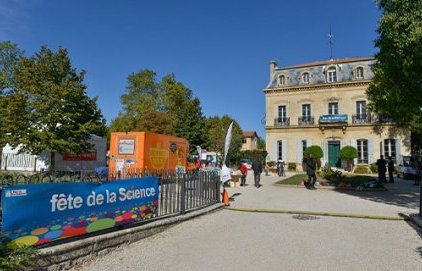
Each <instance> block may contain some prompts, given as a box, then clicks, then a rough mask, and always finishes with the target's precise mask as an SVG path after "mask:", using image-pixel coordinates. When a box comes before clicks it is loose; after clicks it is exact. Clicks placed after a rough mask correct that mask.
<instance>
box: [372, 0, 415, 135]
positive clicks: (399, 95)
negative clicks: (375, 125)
mask: <svg viewBox="0 0 422 271" xmlns="http://www.w3.org/2000/svg"><path fill="white" fill-rule="evenodd" d="M377 3H378V6H379V8H380V9H381V11H382V18H381V20H380V21H379V25H378V29H377V32H378V38H377V39H376V41H375V46H376V47H378V49H379V52H378V53H377V54H376V55H375V58H376V60H377V62H376V63H375V64H374V65H373V67H372V70H373V72H374V79H373V81H372V82H371V84H370V86H369V88H368V91H367V94H368V99H369V100H370V108H371V109H372V110H373V111H375V112H378V113H380V114H382V115H384V116H387V117H391V118H393V119H394V121H395V122H396V123H397V125H398V126H403V127H408V126H409V125H411V126H412V128H414V129H418V130H422V126H421V125H420V123H421V122H422V114H421V113H422V111H421V108H422V78H421V76H420V72H421V71H422V12H421V10H422V1H420V0H416V1H415V0H378V1H377ZM418 124H419V125H418Z"/></svg>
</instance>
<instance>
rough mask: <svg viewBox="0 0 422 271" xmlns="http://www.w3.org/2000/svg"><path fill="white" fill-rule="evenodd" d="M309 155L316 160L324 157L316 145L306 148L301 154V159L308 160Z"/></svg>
mask: <svg viewBox="0 0 422 271" xmlns="http://www.w3.org/2000/svg"><path fill="white" fill-rule="evenodd" d="M310 154H312V156H313V157H315V158H316V159H318V160H319V159H321V158H322V157H323V156H324V153H323V152H322V149H321V147H320V146H317V145H312V146H309V147H307V148H306V149H305V152H304V153H303V157H304V158H308V157H309V155H310Z"/></svg>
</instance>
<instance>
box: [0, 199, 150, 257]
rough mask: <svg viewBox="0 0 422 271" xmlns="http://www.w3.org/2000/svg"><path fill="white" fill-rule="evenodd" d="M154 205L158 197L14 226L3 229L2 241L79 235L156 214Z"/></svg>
mask: <svg viewBox="0 0 422 271" xmlns="http://www.w3.org/2000/svg"><path fill="white" fill-rule="evenodd" d="M157 207H158V201H153V202H149V203H147V204H145V205H142V206H135V207H132V208H131V209H130V210H121V209H117V210H114V211H110V210H108V211H104V212H98V213H88V215H81V216H79V217H69V218H65V219H63V220H54V221H52V223H51V225H38V227H36V228H35V229H30V230H28V229H26V228H25V229H16V230H14V231H13V232H4V233H3V237H2V239H1V242H2V243H3V244H6V245H7V247H9V248H11V249H15V248H19V247H23V246H38V245H43V244H47V243H50V242H53V241H55V240H58V239H63V238H67V237H74V236H80V235H84V234H86V233H92V232H96V231H101V230H105V229H109V228H113V227H115V226H120V225H126V224H131V223H136V222H141V221H143V220H146V219H150V218H153V217H154V216H155V214H156V211H157Z"/></svg>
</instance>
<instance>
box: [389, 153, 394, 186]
mask: <svg viewBox="0 0 422 271" xmlns="http://www.w3.org/2000/svg"><path fill="white" fill-rule="evenodd" d="M387 169H388V177H389V179H390V183H394V176H393V172H394V161H393V158H391V156H388V164H387Z"/></svg>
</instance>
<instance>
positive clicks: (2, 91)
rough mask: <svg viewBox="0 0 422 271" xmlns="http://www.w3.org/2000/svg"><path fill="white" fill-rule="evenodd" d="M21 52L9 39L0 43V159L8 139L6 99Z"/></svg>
mask: <svg viewBox="0 0 422 271" xmlns="http://www.w3.org/2000/svg"><path fill="white" fill-rule="evenodd" d="M23 54H24V53H23V51H22V50H21V49H19V48H18V46H17V45H16V44H14V43H11V42H10V41H5V42H1V43H0V160H1V153H2V150H3V147H4V145H6V143H8V142H9V141H10V140H9V139H8V138H7V135H8V134H9V133H10V131H8V130H7V127H8V126H9V125H8V124H7V123H9V124H10V122H9V121H8V118H6V116H7V112H6V108H7V106H8V105H7V102H6V99H7V96H8V95H10V92H11V90H12V89H13V88H14V85H15V84H14V83H13V74H14V73H15V70H16V66H17V63H18V61H19V59H21V58H22V57H23Z"/></svg>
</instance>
